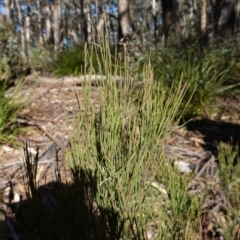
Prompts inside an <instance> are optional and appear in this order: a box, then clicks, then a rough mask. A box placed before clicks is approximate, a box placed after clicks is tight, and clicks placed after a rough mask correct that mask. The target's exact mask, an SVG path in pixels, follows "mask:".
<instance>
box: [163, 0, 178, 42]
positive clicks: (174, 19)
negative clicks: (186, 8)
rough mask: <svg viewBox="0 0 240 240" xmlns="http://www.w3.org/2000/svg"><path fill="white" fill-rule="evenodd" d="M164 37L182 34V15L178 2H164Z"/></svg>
mask: <svg viewBox="0 0 240 240" xmlns="http://www.w3.org/2000/svg"><path fill="white" fill-rule="evenodd" d="M162 18H163V35H164V39H167V38H168V36H169V35H170V33H175V34H181V24H180V14H179V8H178V1H177V0H162Z"/></svg>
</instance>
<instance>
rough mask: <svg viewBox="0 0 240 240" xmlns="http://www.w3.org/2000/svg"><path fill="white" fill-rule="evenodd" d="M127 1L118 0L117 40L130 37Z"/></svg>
mask: <svg viewBox="0 0 240 240" xmlns="http://www.w3.org/2000/svg"><path fill="white" fill-rule="evenodd" d="M129 2H130V1H128V0H118V40H121V39H122V38H126V37H129V38H131V36H132V33H133V29H132V19H131V16H130V3H129Z"/></svg>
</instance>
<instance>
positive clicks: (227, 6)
mask: <svg viewBox="0 0 240 240" xmlns="http://www.w3.org/2000/svg"><path fill="white" fill-rule="evenodd" d="M237 3H238V0H216V5H215V25H216V34H217V36H219V37H220V38H221V39H222V40H227V39H229V38H231V37H233V35H234V29H235V25H236V17H237V12H236V9H237Z"/></svg>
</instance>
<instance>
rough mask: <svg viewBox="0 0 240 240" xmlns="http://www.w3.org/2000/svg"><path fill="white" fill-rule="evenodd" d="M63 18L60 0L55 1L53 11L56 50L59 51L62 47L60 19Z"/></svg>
mask: <svg viewBox="0 0 240 240" xmlns="http://www.w3.org/2000/svg"><path fill="white" fill-rule="evenodd" d="M60 18H61V5H60V1H59V0H55V1H54V11H53V36H54V49H55V50H58V49H59V47H60V20H61V19H60Z"/></svg>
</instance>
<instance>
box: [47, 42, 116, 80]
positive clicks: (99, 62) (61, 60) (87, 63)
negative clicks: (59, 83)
mask: <svg viewBox="0 0 240 240" xmlns="http://www.w3.org/2000/svg"><path fill="white" fill-rule="evenodd" d="M109 51H110V52H109V55H108V56H104V55H102V54H101V46H99V45H98V44H92V45H83V44H82V45H74V46H70V47H69V48H67V49H64V50H62V51H61V52H59V53H57V55H56V57H55V60H54V61H53V63H52V64H51V67H50V68H49V70H50V71H51V72H53V74H54V75H55V76H57V77H62V76H78V75H81V74H83V73H88V72H91V71H92V70H93V69H94V73H95V74H107V72H106V69H105V67H106V64H105V63H104V61H105V58H110V59H109V60H110V62H111V68H112V71H113V70H114V71H115V70H117V71H118V73H120V69H119V68H120V65H119V64H118V62H119V57H118V56H117V54H116V48H115V47H112V48H111V49H110V48H109Z"/></svg>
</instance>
